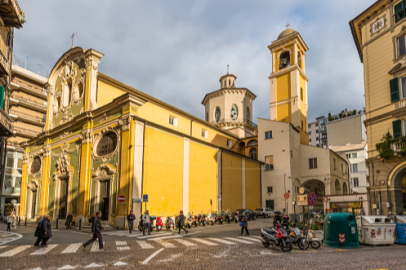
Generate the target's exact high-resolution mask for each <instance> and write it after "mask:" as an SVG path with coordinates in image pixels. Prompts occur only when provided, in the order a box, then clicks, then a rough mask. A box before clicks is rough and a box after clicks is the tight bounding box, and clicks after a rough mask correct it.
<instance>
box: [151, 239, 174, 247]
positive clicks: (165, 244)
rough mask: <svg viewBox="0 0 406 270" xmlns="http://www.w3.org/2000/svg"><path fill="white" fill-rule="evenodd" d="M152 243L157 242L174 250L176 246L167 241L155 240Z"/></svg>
mask: <svg viewBox="0 0 406 270" xmlns="http://www.w3.org/2000/svg"><path fill="white" fill-rule="evenodd" d="M152 241H155V242H157V243H158V244H160V245H162V246H164V247H166V248H174V247H175V245H174V244H172V243H171V242H166V241H162V240H161V239H153V240H152Z"/></svg>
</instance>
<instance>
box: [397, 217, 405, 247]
mask: <svg viewBox="0 0 406 270" xmlns="http://www.w3.org/2000/svg"><path fill="white" fill-rule="evenodd" d="M395 222H396V234H395V243H398V244H406V216H396V217H395Z"/></svg>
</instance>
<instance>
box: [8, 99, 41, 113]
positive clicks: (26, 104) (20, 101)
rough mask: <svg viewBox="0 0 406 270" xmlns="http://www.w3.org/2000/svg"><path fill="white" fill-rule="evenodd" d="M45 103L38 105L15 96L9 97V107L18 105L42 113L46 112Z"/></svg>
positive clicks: (38, 103)
mask: <svg viewBox="0 0 406 270" xmlns="http://www.w3.org/2000/svg"><path fill="white" fill-rule="evenodd" d="M45 104H46V103H40V102H37V101H33V100H30V99H27V98H23V97H20V96H16V95H11V96H10V105H20V106H24V107H27V108H30V109H33V110H36V111H40V112H43V113H46V112H47V106H46V105H45Z"/></svg>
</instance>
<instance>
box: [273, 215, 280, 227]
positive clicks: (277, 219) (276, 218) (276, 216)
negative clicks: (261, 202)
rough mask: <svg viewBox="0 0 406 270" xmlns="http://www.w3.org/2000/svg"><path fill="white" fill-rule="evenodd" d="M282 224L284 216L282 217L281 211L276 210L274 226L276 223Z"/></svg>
mask: <svg viewBox="0 0 406 270" xmlns="http://www.w3.org/2000/svg"><path fill="white" fill-rule="evenodd" d="M278 222H279V224H281V223H282V217H281V212H279V211H275V213H274V219H273V226H274V227H275V226H276V223H278Z"/></svg>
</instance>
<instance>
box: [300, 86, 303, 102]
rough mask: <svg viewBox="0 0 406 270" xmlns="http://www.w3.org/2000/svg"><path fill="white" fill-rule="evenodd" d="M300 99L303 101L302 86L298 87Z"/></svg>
mask: <svg viewBox="0 0 406 270" xmlns="http://www.w3.org/2000/svg"><path fill="white" fill-rule="evenodd" d="M300 99H301V100H302V101H303V88H300Z"/></svg>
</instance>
